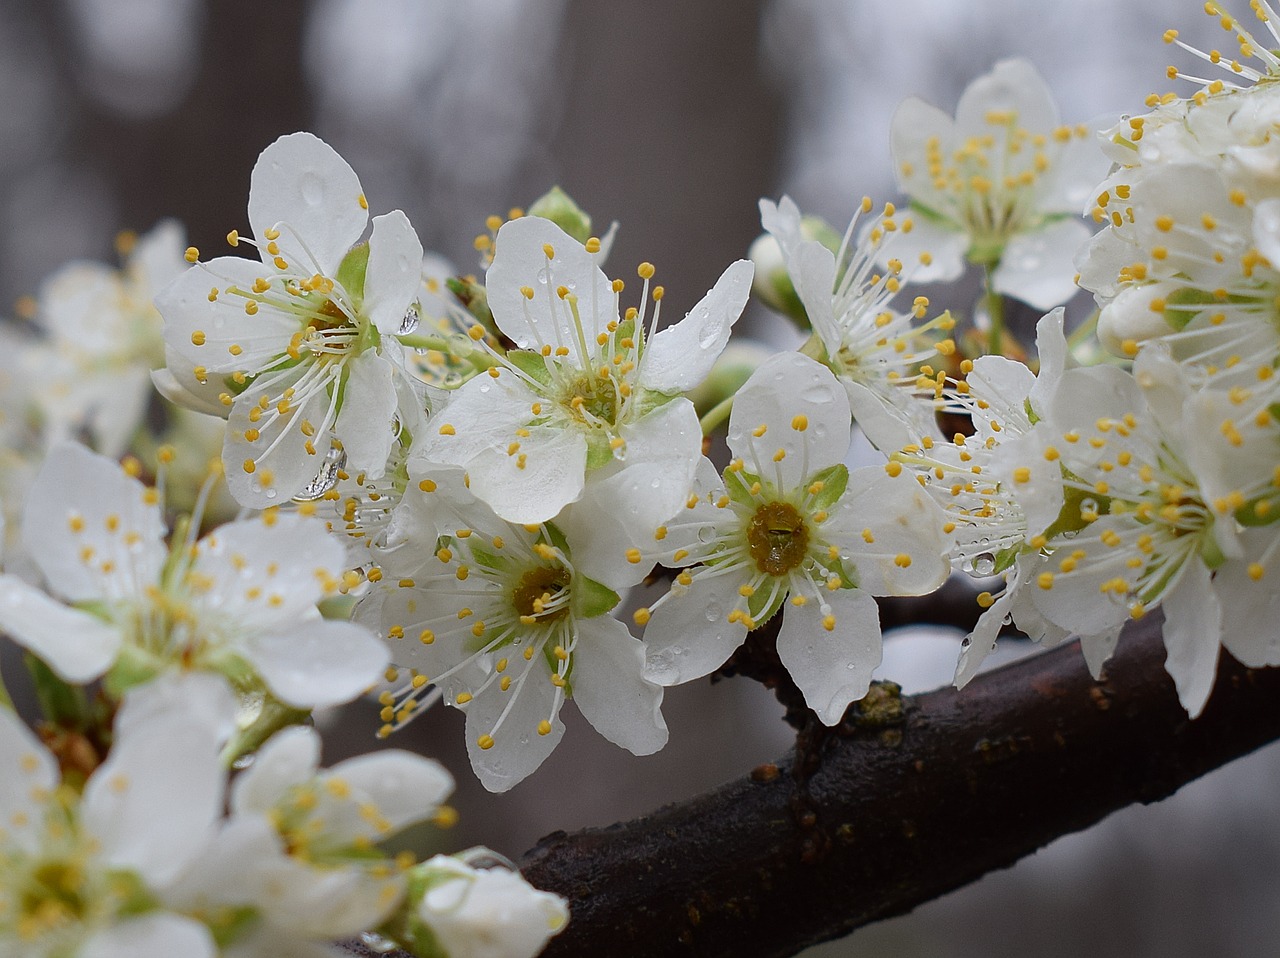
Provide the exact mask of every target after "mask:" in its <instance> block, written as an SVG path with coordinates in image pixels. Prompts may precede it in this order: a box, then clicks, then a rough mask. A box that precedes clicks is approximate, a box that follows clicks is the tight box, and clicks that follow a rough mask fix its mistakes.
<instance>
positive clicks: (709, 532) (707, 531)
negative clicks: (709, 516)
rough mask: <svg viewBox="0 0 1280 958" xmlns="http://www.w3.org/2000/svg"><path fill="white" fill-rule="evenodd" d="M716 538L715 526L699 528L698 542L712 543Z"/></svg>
mask: <svg viewBox="0 0 1280 958" xmlns="http://www.w3.org/2000/svg"><path fill="white" fill-rule="evenodd" d="M715 537H716V529H715V526H698V541H699V542H703V543H706V542H711V541H712V540H714V539H715Z"/></svg>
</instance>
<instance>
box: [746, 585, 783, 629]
mask: <svg viewBox="0 0 1280 958" xmlns="http://www.w3.org/2000/svg"><path fill="white" fill-rule="evenodd" d="M773 592H774V590H773V589H757V590H756V591H755V592H754V593H753V594H752V595H751V596H749V597H748V598H747V615H749V616H751V621H752V622H754V623H755V627H756V628H757V629H758V628H760V626H762V625H764V624H765V623H766V622H768V621H769V620H770V619H772V618H773V617H774V615H776V614H777V612H778V610H779V609H781V608H782V603H784V602H786V601H787V596H788V595H790V592H789V591H788V590H786V589H778V590H777V593H776V594H773ZM771 594H773V595H772V598H773V601H772V602H770V601H769V598H770V595H771Z"/></svg>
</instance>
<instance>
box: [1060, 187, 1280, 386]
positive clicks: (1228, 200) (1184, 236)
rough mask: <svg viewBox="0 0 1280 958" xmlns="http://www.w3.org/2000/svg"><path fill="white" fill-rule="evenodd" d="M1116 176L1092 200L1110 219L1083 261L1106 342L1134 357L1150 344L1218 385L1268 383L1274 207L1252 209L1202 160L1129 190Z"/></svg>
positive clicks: (1278, 254) (1273, 318)
mask: <svg viewBox="0 0 1280 958" xmlns="http://www.w3.org/2000/svg"><path fill="white" fill-rule="evenodd" d="M1121 179H1122V175H1121V174H1117V175H1116V176H1113V177H1112V179H1111V180H1110V181H1108V186H1109V188H1108V189H1104V190H1103V191H1102V193H1100V194H1099V196H1098V201H1099V203H1098V208H1099V209H1105V210H1106V211H1107V212H1108V216H1111V217H1113V219H1112V221H1111V225H1110V226H1109V227H1108V228H1107V229H1106V230H1104V231H1103V232H1102V233H1100V234H1098V236H1096V237H1095V238H1094V239H1093V241H1092V242H1091V243H1090V244H1089V245H1088V247H1086V249H1085V250H1083V251H1082V254H1081V259H1080V284H1081V285H1082V286H1084V287H1085V288H1086V289H1090V290H1093V292H1094V294H1095V298H1096V299H1097V301H1098V304H1099V306H1100V307H1101V313H1100V314H1099V317H1098V336H1099V338H1100V339H1101V340H1102V342H1103V344H1104V345H1106V346H1107V347H1108V348H1109V349H1110V350H1111V351H1112V352H1114V353H1116V354H1117V355H1121V356H1124V357H1126V358H1133V357H1134V356H1136V355H1137V353H1138V350H1139V348H1140V347H1141V346H1142V345H1143V344H1144V343H1147V342H1150V341H1153V340H1158V341H1160V342H1162V343H1164V344H1165V346H1166V347H1167V348H1168V349H1169V350H1170V352H1171V353H1172V355H1173V357H1174V358H1175V359H1177V360H1178V361H1179V362H1181V363H1185V364H1186V365H1188V366H1190V367H1194V369H1195V370H1196V371H1197V374H1198V375H1199V376H1200V377H1202V378H1204V379H1207V380H1208V381H1209V382H1210V383H1212V384H1213V385H1215V386H1219V387H1222V388H1230V387H1232V386H1243V387H1245V388H1250V387H1254V386H1256V385H1258V384H1259V382H1260V381H1262V382H1265V381H1266V380H1269V379H1271V378H1272V377H1273V376H1274V374H1275V366H1276V363H1277V361H1280V319H1278V318H1277V315H1276V307H1275V302H1276V297H1277V296H1278V295H1280V272H1277V270H1276V267H1275V266H1274V265H1273V263H1272V257H1275V258H1276V259H1280V215H1277V214H1278V213H1280V209H1273V206H1272V204H1277V201H1276V200H1264V201H1262V202H1261V203H1256V204H1255V199H1256V197H1251V196H1250V195H1249V194H1247V193H1246V192H1245V191H1244V190H1243V189H1240V188H1233V187H1230V186H1229V185H1228V183H1227V182H1226V181H1225V180H1224V178H1223V176H1222V173H1221V172H1220V171H1219V170H1216V169H1214V168H1212V167H1209V166H1205V165H1200V164H1194V165H1192V164H1174V165H1170V166H1164V167H1160V168H1158V169H1156V170H1154V171H1152V172H1150V173H1148V174H1147V175H1146V176H1144V177H1143V178H1142V179H1141V180H1139V181H1137V182H1136V183H1134V185H1133V187H1132V190H1130V189H1129V188H1128V187H1127V186H1126V185H1125V184H1124V183H1122V182H1120V180H1121Z"/></svg>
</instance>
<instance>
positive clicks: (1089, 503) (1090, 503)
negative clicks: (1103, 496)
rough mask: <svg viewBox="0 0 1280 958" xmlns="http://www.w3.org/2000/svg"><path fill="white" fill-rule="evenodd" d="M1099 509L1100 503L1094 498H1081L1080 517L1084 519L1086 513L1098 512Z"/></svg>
mask: <svg viewBox="0 0 1280 958" xmlns="http://www.w3.org/2000/svg"><path fill="white" fill-rule="evenodd" d="M1097 511H1098V503H1097V501H1096V500H1094V499H1081V500H1080V517H1081V518H1082V519H1083V518H1084V517H1085V516H1086V515H1090V514H1096V513H1097Z"/></svg>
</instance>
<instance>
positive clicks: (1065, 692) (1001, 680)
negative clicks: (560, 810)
mask: <svg viewBox="0 0 1280 958" xmlns="http://www.w3.org/2000/svg"><path fill="white" fill-rule="evenodd" d="M1163 659H1164V648H1163V644H1162V643H1161V641H1160V637H1159V623H1158V617H1157V616H1150V617H1148V618H1147V619H1146V620H1144V621H1143V622H1142V623H1138V624H1135V626H1134V627H1133V628H1131V629H1130V630H1129V631H1128V632H1127V633H1126V635H1125V636H1124V638H1123V639H1122V641H1121V643H1120V648H1119V651H1118V653H1117V655H1116V657H1115V658H1114V659H1113V660H1112V662H1111V663H1110V664H1109V666H1108V669H1107V675H1106V677H1105V679H1104V681H1102V682H1101V683H1095V682H1093V681H1092V680H1091V679H1090V677H1089V675H1088V673H1087V671H1086V670H1085V667H1084V663H1083V660H1082V657H1081V655H1080V651H1079V649H1078V648H1077V647H1076V646H1075V644H1074V643H1073V644H1071V645H1069V646H1066V647H1063V648H1060V649H1055V650H1053V651H1050V652H1047V653H1045V654H1043V655H1039V656H1036V657H1033V658H1029V659H1024V660H1022V661H1020V662H1017V663H1014V664H1012V665H1010V666H1007V667H1005V668H1003V669H1000V670H998V671H995V672H991V673H988V674H986V675H982V676H979V677H978V678H977V679H975V680H974V681H973V682H972V683H971V684H970V686H969V687H968V688H966V689H965V690H963V691H961V692H957V691H955V690H953V689H943V690H940V691H937V692H932V693H929V694H927V695H921V696H918V697H915V698H904V699H902V700H901V701H900V702H898V701H897V700H895V699H894V697H893V696H892V694H887V693H885V691H884V690H883V689H882V690H881V694H880V699H879V704H878V705H877V706H875V707H873V708H868V709H864V710H863V712H864V713H865V714H860V715H851V716H850V718H849V719H848V720H847V722H846V727H845V728H844V729H843V730H842V733H841V734H837V735H833V736H831V737H830V738H829V739H828V740H827V741H826V743H825V745H824V752H823V754H822V757H821V758H822V760H821V762H820V764H819V767H818V768H816V769H815V770H814V771H813V772H812V774H810V775H808V776H800V777H793V776H792V775H790V774H786V773H787V771H788V770H789V769H788V765H789V762H790V756H788V758H787V759H786V760H784V761H782V762H779V766H780V767H781V770H780V769H779V768H777V767H774V766H765V767H762V768H760V769H757V770H756V771H755V772H753V773H752V774H751V775H750V776H748V777H746V778H743V779H741V780H738V781H736V782H732V783H730V784H728V785H725V786H723V787H721V788H720V789H718V790H716V791H714V792H711V793H709V794H707V795H703V796H701V797H699V798H696V799H694V800H692V801H689V802H684V803H681V804H678V805H670V806H667V807H666V808H663V809H661V810H659V811H657V812H655V813H654V814H652V815H650V816H648V817H646V818H643V819H639V820H636V821H633V822H629V823H626V824H620V825H614V826H611V827H609V828H603V829H588V830H585V831H581V832H577V833H574V834H572V835H567V834H564V833H562V832H561V833H556V834H554V835H551V836H549V837H547V838H545V839H543V841H542V842H541V843H540V844H539V845H538V847H537V848H535V849H534V850H532V851H531V852H530V853H529V854H528V855H526V856H525V859H524V861H523V864H522V868H523V871H524V873H525V875H526V877H527V878H528V879H529V880H530V881H531V882H532V883H533V884H534V885H536V886H537V887H539V888H545V889H549V890H552V891H556V892H558V893H560V894H561V895H564V896H566V897H567V898H568V899H569V900H570V902H571V907H572V910H573V916H572V921H571V922H570V924H569V927H568V928H567V929H566V931H565V932H564V933H562V934H561V935H560V936H559V937H557V938H556V939H553V941H552V943H551V945H550V947H549V948H548V949H547V951H546V953H545V954H546V955H547V956H548V958H552V956H557V955H559V956H566V955H574V956H585V955H596V954H608V955H613V956H619V958H624V956H628V955H635V956H645V958H659V956H665V955H695V954H696V955H699V956H713V958H714V956H740V955H753V956H761V958H769V956H784V955H792V954H795V953H796V952H798V951H800V950H801V949H802V948H804V947H806V946H808V945H811V944H814V943H816V942H820V941H824V940H827V939H830V938H835V937H839V936H841V935H844V934H847V933H848V932H850V931H852V930H853V929H854V928H857V927H859V926H861V925H864V924H867V923H870V922H873V921H877V920H879V919H882V918H888V917H890V916H892V915H897V914H902V913H903V912H906V911H909V910H911V909H912V908H913V907H915V906H916V905H918V904H920V903H922V902H925V901H928V900H930V899H933V898H936V897H937V896H939V895H941V894H943V893H944V892H946V891H949V890H951V889H953V888H958V887H960V886H962V885H965V884H967V883H969V882H971V881H973V880H975V879H977V878H978V877H980V876H981V875H983V874H985V873H986V872H988V871H991V870H992V869H996V868H1002V867H1005V866H1007V865H1009V864H1012V863H1013V862H1014V861H1016V860H1017V859H1019V858H1021V857H1023V856H1024V855H1027V854H1029V853H1030V852H1032V851H1034V850H1035V849H1037V848H1040V847H1041V846H1043V845H1045V844H1046V843H1048V842H1049V841H1051V840H1053V839H1054V838H1056V837H1058V836H1060V835H1064V834H1067V833H1069V832H1073V831H1077V830H1079V829H1082V828H1085V827H1086V826H1088V825H1091V824H1093V823H1094V822H1096V821H1098V820H1100V819H1101V818H1103V817H1105V816H1106V815H1108V814H1110V813H1111V812H1113V811H1115V810H1117V809H1119V808H1122V807H1124V806H1126V805H1129V804H1131V803H1134V802H1153V801H1157V800H1159V799H1161V798H1164V797H1166V796H1167V795H1169V794H1171V793H1173V792H1174V791H1176V790H1177V789H1178V788H1179V787H1180V786H1182V785H1183V784H1185V783H1187V782H1189V781H1191V780H1192V779H1195V778H1197V777H1198V776H1200V775H1202V774H1204V773H1205V772H1207V771H1209V770H1211V769H1213V768H1216V767H1218V766H1219V765H1222V764H1225V763H1226V762H1228V761H1230V760H1231V759H1233V758H1236V757H1238V756H1240V755H1243V754H1246V753H1247V752H1250V751H1252V750H1253V749H1255V748H1257V747H1258V746H1260V745H1262V744H1264V743H1266V742H1268V741H1270V740H1272V739H1274V738H1277V737H1280V669H1266V670H1247V669H1245V668H1243V667H1242V666H1240V665H1238V664H1237V663H1235V662H1234V661H1231V660H1229V659H1227V660H1225V661H1224V662H1223V664H1222V666H1221V668H1220V671H1219V676H1218V682H1217V686H1216V687H1215V689H1214V692H1213V696H1212V697H1211V699H1210V701H1209V705H1208V707H1207V708H1206V710H1205V712H1204V714H1203V715H1202V716H1201V717H1200V718H1198V719H1197V720H1196V721H1194V722H1192V721H1189V720H1188V719H1187V716H1186V714H1185V713H1184V712H1183V711H1182V709H1181V707H1180V706H1179V704H1178V701H1177V697H1176V695H1175V694H1174V691H1173V687H1172V684H1171V682H1170V681H1169V680H1168V678H1167V677H1166V675H1165V673H1164V670H1163ZM898 705H901V706H902V708H901V710H899V709H898V708H897V706H898ZM797 789H804V795H803V796H802V798H803V800H802V801H799V802H798V801H797V797H798V796H797ZM352 950H353V952H354V953H357V954H360V953H362V952H361V951H360V949H359V947H358V946H356V947H354V948H353V949H352Z"/></svg>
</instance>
